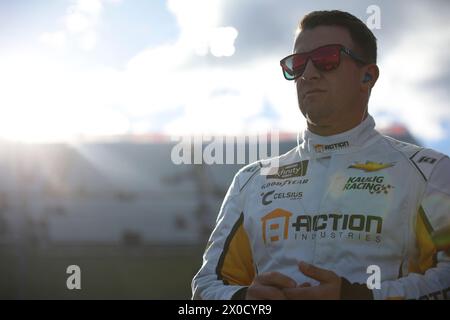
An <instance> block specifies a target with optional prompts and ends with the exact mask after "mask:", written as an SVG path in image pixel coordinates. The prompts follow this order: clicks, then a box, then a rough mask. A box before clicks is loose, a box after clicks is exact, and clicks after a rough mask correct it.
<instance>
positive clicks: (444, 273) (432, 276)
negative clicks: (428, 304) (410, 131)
mask: <svg viewBox="0 0 450 320" xmlns="http://www.w3.org/2000/svg"><path fill="white" fill-rule="evenodd" d="M422 159H424V158H423V157H422ZM428 159H431V160H428V161H429V162H430V163H429V164H433V163H432V161H433V158H431V157H429V158H428ZM436 160H437V159H436ZM422 162H424V161H422ZM426 164H427V163H426V162H425V163H422V165H424V166H426ZM425 176H426V177H427V178H428V179H427V184H426V189H425V193H424V196H423V198H422V201H421V202H420V206H419V209H418V212H417V213H416V215H415V218H414V220H415V221H414V224H413V225H414V227H413V231H414V234H415V243H414V244H413V245H414V251H413V252H414V254H413V255H412V256H411V257H409V261H408V275H407V276H405V277H402V278H399V279H397V280H390V281H383V282H382V283H381V289H379V290H376V289H375V290H374V291H373V297H374V298H375V299H395V298H401V299H450V160H449V158H448V157H445V156H444V157H442V158H441V159H439V161H436V164H435V165H434V166H433V168H432V170H430V172H429V177H428V176H427V175H426V174H425Z"/></svg>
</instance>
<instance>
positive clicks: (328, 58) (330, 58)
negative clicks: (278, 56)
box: [282, 45, 341, 80]
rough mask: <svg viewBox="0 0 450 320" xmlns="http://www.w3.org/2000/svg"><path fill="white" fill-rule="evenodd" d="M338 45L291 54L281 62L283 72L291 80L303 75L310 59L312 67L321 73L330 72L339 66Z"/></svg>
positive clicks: (339, 48)
mask: <svg viewBox="0 0 450 320" xmlns="http://www.w3.org/2000/svg"><path fill="white" fill-rule="evenodd" d="M340 50H341V46H340V45H329V46H324V47H320V48H317V49H315V50H313V51H311V52H306V53H299V54H293V55H291V56H289V57H287V58H285V59H284V60H282V67H283V71H284V72H285V77H286V73H287V74H289V75H290V76H291V77H289V79H288V78H287V77H286V79H288V80H291V78H292V79H294V78H297V77H299V76H300V75H302V74H303V71H304V70H305V67H306V62H307V61H308V59H310V58H311V60H312V62H313V63H314V66H315V67H316V68H317V69H319V70H321V71H330V70H333V69H335V68H336V67H337V66H339V61H340Z"/></svg>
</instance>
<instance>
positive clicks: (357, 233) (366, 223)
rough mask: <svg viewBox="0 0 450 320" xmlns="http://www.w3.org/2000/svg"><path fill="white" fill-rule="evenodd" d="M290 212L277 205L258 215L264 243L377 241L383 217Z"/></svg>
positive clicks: (379, 239)
mask: <svg viewBox="0 0 450 320" xmlns="http://www.w3.org/2000/svg"><path fill="white" fill-rule="evenodd" d="M292 217H293V214H292V212H289V211H287V210H284V209H280V208H277V209H275V210H273V211H271V212H269V213H268V214H266V215H264V216H263V217H262V218H261V226H262V240H263V242H264V244H269V243H273V242H278V241H281V240H288V239H293V240H315V239H316V238H326V239H336V240H340V239H351V240H359V241H375V242H376V243H380V242H381V231H382V228H383V218H382V217H380V216H375V215H364V214H341V213H330V214H316V215H306V214H300V215H297V216H296V217H295V218H294V219H292Z"/></svg>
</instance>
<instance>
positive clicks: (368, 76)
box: [362, 72, 372, 83]
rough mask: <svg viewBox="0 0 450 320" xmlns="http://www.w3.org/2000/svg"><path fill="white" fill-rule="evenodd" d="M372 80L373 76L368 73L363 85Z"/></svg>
mask: <svg viewBox="0 0 450 320" xmlns="http://www.w3.org/2000/svg"><path fill="white" fill-rule="evenodd" d="M370 80H372V75H371V74H370V73H368V72H366V74H365V75H364V79H363V81H362V82H363V83H366V82H368V81H370Z"/></svg>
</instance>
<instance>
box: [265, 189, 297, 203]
mask: <svg viewBox="0 0 450 320" xmlns="http://www.w3.org/2000/svg"><path fill="white" fill-rule="evenodd" d="M274 193H275V190H272V191H267V192H263V193H261V197H262V199H261V201H262V204H263V205H265V206H266V205H268V204H271V203H272V202H273V200H271V199H274V200H277V199H282V200H301V199H302V198H303V192H301V191H300V192H299V191H289V192H277V193H275V194H274ZM272 195H273V197H272ZM269 199H270V200H269Z"/></svg>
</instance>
